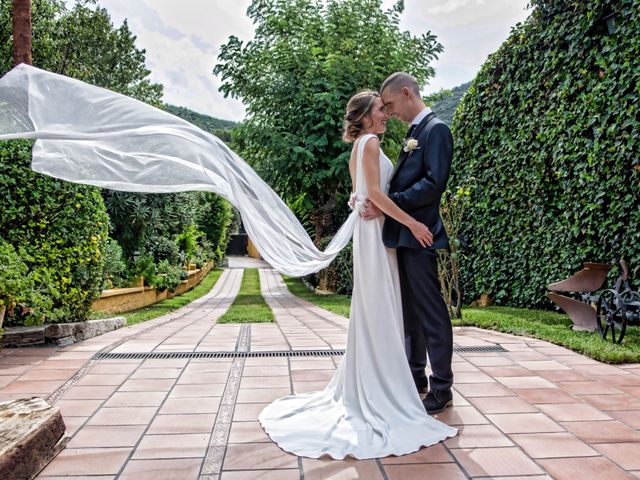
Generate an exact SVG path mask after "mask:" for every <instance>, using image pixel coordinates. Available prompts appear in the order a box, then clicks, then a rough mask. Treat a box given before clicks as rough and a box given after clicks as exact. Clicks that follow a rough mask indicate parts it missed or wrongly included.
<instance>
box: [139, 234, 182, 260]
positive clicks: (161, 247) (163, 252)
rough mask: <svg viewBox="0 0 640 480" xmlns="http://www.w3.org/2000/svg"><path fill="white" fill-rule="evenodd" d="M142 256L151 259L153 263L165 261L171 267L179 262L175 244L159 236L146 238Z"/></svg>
mask: <svg viewBox="0 0 640 480" xmlns="http://www.w3.org/2000/svg"><path fill="white" fill-rule="evenodd" d="M142 254H143V255H148V256H150V257H152V258H153V261H154V262H155V263H158V262H161V261H162V260H166V261H168V262H169V263H170V264H171V265H177V264H178V263H179V262H180V249H179V248H178V245H176V242H174V241H172V240H170V239H168V238H166V237H161V236H160V235H152V236H150V237H149V238H147V240H146V241H145V242H144V246H143V247H142Z"/></svg>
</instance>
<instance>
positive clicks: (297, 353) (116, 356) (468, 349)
mask: <svg viewBox="0 0 640 480" xmlns="http://www.w3.org/2000/svg"><path fill="white" fill-rule="evenodd" d="M453 351H454V352H458V353H490V352H506V351H507V350H505V349H504V348H502V345H477V346H464V347H453ZM332 355H344V350H282V351H272V352H139V353H111V352H106V353H97V354H96V355H94V357H93V358H94V359H95V360H131V359H140V360H143V359H147V358H154V359H168V358H263V357H329V356H332Z"/></svg>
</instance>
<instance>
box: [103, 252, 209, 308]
mask: <svg viewBox="0 0 640 480" xmlns="http://www.w3.org/2000/svg"><path fill="white" fill-rule="evenodd" d="M211 268H213V262H209V263H208V264H207V265H205V266H204V267H203V268H201V269H198V270H191V271H189V272H188V275H189V278H188V279H187V280H183V281H182V283H181V284H180V285H178V287H177V288H176V290H175V292H169V291H168V290H164V291H163V292H158V291H157V290H156V289H155V288H154V287H144V286H139V287H132V288H114V289H111V290H104V291H103V292H102V295H100V298H99V299H98V300H96V301H95V302H93V305H92V306H91V309H92V310H94V311H97V312H107V313H121V312H128V311H130V310H137V309H138V308H142V307H146V306H148V305H153V304H154V303H156V302H159V301H161V300H165V299H167V298H171V297H174V296H176V295H181V294H183V293H185V292H188V291H189V290H191V289H192V288H193V287H195V286H196V285H198V284H199V283H200V282H201V281H202V279H203V278H204V277H205V275H206V274H207V273H209V270H211Z"/></svg>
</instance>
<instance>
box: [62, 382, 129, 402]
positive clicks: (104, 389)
mask: <svg viewBox="0 0 640 480" xmlns="http://www.w3.org/2000/svg"><path fill="white" fill-rule="evenodd" d="M117 388H118V386H117V385H103V386H90V387H84V386H80V385H74V386H73V387H71V388H70V389H69V390H68V391H67V392H66V393H65V394H64V395H63V396H62V399H64V400H105V399H107V398H109V397H110V396H111V394H112V393H113V392H115V390H116V389H117Z"/></svg>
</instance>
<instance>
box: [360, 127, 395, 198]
mask: <svg viewBox="0 0 640 480" xmlns="http://www.w3.org/2000/svg"><path fill="white" fill-rule="evenodd" d="M372 137H375V135H373V134H367V135H363V136H362V137H360V138H358V140H356V144H355V145H354V148H356V188H355V193H356V197H357V199H358V200H361V197H362V199H364V198H366V197H367V194H368V191H367V181H366V179H365V177H364V170H363V168H362V156H363V153H364V146H365V144H366V143H367V140H369V139H370V138H372ZM379 161H380V190H381V191H383V192H385V193H386V192H388V191H389V183H390V182H391V177H392V176H393V164H392V163H391V160H389V157H387V156H386V155H385V154H384V152H383V151H382V149H380V157H379Z"/></svg>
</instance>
